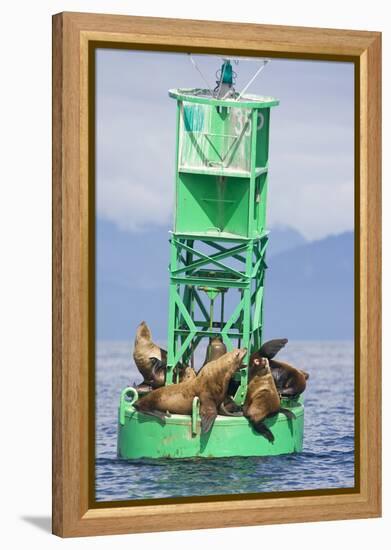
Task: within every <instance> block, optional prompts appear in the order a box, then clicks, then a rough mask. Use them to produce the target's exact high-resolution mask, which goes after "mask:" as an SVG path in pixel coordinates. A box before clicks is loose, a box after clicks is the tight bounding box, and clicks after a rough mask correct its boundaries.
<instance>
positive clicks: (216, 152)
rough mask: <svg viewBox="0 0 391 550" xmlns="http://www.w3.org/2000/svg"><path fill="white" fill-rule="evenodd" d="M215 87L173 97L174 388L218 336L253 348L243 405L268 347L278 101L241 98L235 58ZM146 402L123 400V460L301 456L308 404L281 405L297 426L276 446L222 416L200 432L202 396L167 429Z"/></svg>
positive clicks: (271, 422) (279, 428)
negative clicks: (270, 208)
mask: <svg viewBox="0 0 391 550" xmlns="http://www.w3.org/2000/svg"><path fill="white" fill-rule="evenodd" d="M264 64H265V63H264ZM263 66H264V65H262V66H261V69H262V68H263ZM258 72H260V70H259V71H258ZM256 74H258V73H256ZM216 84H217V86H216V88H215V89H214V90H211V89H209V88H192V89H172V90H169V96H170V97H171V98H173V99H174V100H175V101H176V154H175V216H174V227H173V231H172V233H171V237H170V263H169V276H170V278H169V311H168V335H167V370H166V384H173V383H174V384H175V383H177V382H178V380H177V379H176V377H175V375H174V373H176V372H178V370H177V369H174V367H176V366H177V365H178V364H194V355H195V352H196V350H197V348H198V347H199V345H200V343H201V342H202V340H205V339H211V338H216V337H217V338H219V339H221V341H222V342H223V344H224V345H225V347H226V349H227V350H228V351H230V350H232V349H233V348H235V347H245V348H247V349H248V350H249V353H247V355H246V357H245V359H244V361H243V366H242V368H241V369H240V371H239V372H238V373H236V375H235V377H236V381H237V383H236V388H237V389H236V390H235V393H234V394H233V395H232V397H233V399H234V400H235V402H236V403H237V404H238V405H242V404H243V403H244V400H245V397H246V392H247V385H248V360H249V357H250V354H251V353H252V352H253V351H255V350H257V349H259V348H260V346H261V344H262V329H263V299H264V284H265V272H266V268H267V265H266V250H267V243H268V231H267V229H266V203H267V187H268V171H269V169H268V157H269V128H270V111H271V108H272V107H275V106H277V105H278V104H279V101H278V100H277V99H275V98H272V97H261V96H256V95H250V94H247V93H244V92H245V90H243V91H242V92H240V93H239V92H236V91H235V88H234V71H233V68H232V59H229V58H224V59H223V64H222V66H221V70H220V75H219V78H218V80H217V82H216ZM228 306H229V307H228ZM137 398H138V395H137V391H136V390H135V389H134V388H130V387H129V388H125V389H124V390H123V391H122V393H121V397H120V405H119V428H118V455H119V456H120V457H122V458H127V459H129V458H142V457H148V458H160V457H175V458H186V457H195V456H204V457H220V456H221V457H222V456H224V457H227V456H265V455H277V454H283V453H292V452H298V451H301V450H302V445H303V429H304V406H303V401H302V398H301V397H300V398H297V399H283V400H282V406H283V407H284V408H288V409H290V410H291V411H292V412H293V413H294V418H287V416H286V415H284V414H281V413H279V414H276V415H274V416H273V417H271V418H268V419H266V420H265V424H266V426H267V427H268V428H269V429H270V430H271V431H272V433H273V435H274V438H275V439H274V442H269V441H268V440H267V439H265V438H264V437H262V436H260V434H258V433H257V432H256V431H255V430H254V429H253V428H252V427H251V425H250V424H249V422H248V420H247V419H246V418H244V417H229V416H220V415H219V416H218V417H217V418H216V420H215V422H214V425H213V427H212V429H211V431H210V432H208V433H207V434H203V433H201V428H200V418H199V403H198V399H197V398H195V400H194V403H193V410H192V414H191V415H189V416H186V415H172V416H171V417H168V418H166V419H165V421H164V423H162V422H160V421H158V420H157V419H156V418H154V417H152V416H148V415H145V414H143V413H141V412H138V411H136V410H135V408H134V407H133V404H134V403H135V401H136V400H137Z"/></svg>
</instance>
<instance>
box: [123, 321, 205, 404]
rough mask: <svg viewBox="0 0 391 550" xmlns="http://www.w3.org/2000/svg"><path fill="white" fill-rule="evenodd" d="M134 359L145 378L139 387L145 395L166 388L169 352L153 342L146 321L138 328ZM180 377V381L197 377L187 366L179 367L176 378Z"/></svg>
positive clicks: (175, 372)
mask: <svg viewBox="0 0 391 550" xmlns="http://www.w3.org/2000/svg"><path fill="white" fill-rule="evenodd" d="M133 359H134V362H135V363H136V366H137V368H138V370H139V371H140V373H141V375H142V376H143V379H144V380H143V382H142V383H141V384H140V385H139V386H137V388H140V389H141V390H142V392H143V393H145V391H147V390H149V391H150V390H153V389H155V388H160V387H161V386H164V384H165V382H166V369H167V351H166V350H165V349H163V348H161V347H159V346H158V345H156V344H155V343H154V342H153V340H152V333H151V330H150V328H149V326H148V325H147V323H146V322H145V321H142V322H141V323H140V324H139V326H138V327H137V332H136V339H135V342H134V350H133ZM177 375H178V376H179V381H181V380H185V379H187V378H188V377H191V378H194V377H195V376H196V374H195V372H194V370H193V369H190V367H186V366H185V365H181V364H179V365H177V366H176V367H175V369H174V376H177Z"/></svg>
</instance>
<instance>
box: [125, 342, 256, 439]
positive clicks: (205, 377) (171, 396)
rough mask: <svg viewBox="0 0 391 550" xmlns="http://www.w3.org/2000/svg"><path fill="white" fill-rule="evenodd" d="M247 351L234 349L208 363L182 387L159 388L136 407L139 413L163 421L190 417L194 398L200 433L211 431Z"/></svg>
mask: <svg viewBox="0 0 391 550" xmlns="http://www.w3.org/2000/svg"><path fill="white" fill-rule="evenodd" d="M246 353H247V350H246V349H235V350H233V351H231V352H228V353H226V354H225V355H223V356H222V357H220V358H219V359H216V360H215V361H210V362H209V363H207V364H206V365H205V366H204V367H203V368H202V370H201V371H200V372H199V373H198V375H197V376H196V377H195V378H193V379H190V380H185V381H183V382H180V383H179V384H171V385H169V386H164V387H163V388H158V389H156V390H154V391H153V392H151V393H149V394H148V395H146V396H145V397H142V398H141V399H139V400H138V401H136V403H135V404H134V407H135V409H136V410H138V411H140V412H143V413H145V414H150V415H153V416H157V417H158V418H164V417H165V416H168V415H169V414H170V413H173V414H191V411H192V405H193V399H194V397H196V396H197V397H198V398H199V400H200V416H201V430H202V432H203V433H207V432H209V430H210V429H211V427H212V426H213V423H214V420H215V418H216V416H217V412H218V408H219V406H220V405H221V403H222V402H223V401H224V398H225V396H226V393H227V388H228V383H229V380H230V378H231V377H232V375H233V374H234V372H235V371H236V370H238V368H239V367H240V365H241V363H242V360H243V357H244V356H245V355H246Z"/></svg>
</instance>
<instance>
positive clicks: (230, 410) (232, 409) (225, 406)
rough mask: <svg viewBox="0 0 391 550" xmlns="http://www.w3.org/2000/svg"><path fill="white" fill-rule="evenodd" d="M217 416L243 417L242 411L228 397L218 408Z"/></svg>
mask: <svg viewBox="0 0 391 550" xmlns="http://www.w3.org/2000/svg"><path fill="white" fill-rule="evenodd" d="M219 414H222V415H223V416H243V411H242V409H241V408H240V406H239V405H237V404H236V403H235V401H234V399H233V398H232V397H231V396H228V397H226V398H225V399H224V401H223V402H222V403H221V405H220V406H219Z"/></svg>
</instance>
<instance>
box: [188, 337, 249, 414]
mask: <svg viewBox="0 0 391 550" xmlns="http://www.w3.org/2000/svg"><path fill="white" fill-rule="evenodd" d="M226 353H227V346H226V345H225V344H224V342H223V341H222V339H221V337H220V336H214V337H213V338H210V339H209V344H208V347H207V350H206V356H205V361H204V364H203V365H202V367H201V369H200V370H199V371H198V372H201V370H202V368H203V367H204V366H205V365H206V364H207V363H209V362H210V361H216V359H219V358H220V357H222V356H223V355H225V354H226ZM219 414H221V415H223V416H243V413H242V411H241V408H240V407H239V405H237V404H236V403H235V401H234V400H233V398H232V397H231V396H230V395H226V396H225V398H224V401H223V402H222V403H221V405H220V406H219Z"/></svg>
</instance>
